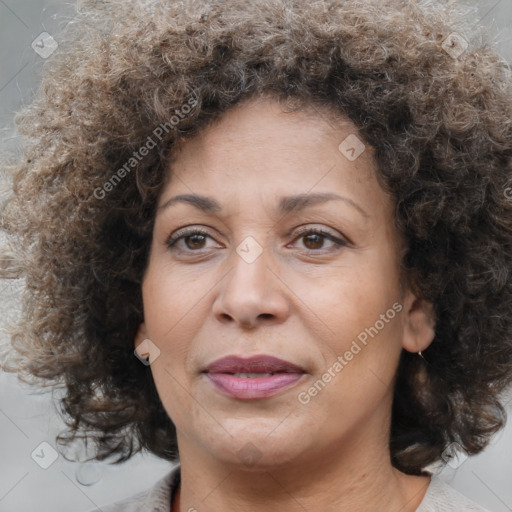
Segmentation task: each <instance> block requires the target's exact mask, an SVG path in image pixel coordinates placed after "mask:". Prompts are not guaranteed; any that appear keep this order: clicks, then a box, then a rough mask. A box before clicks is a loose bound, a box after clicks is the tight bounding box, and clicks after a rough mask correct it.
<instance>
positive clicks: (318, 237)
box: [306, 233, 323, 249]
mask: <svg viewBox="0 0 512 512" xmlns="http://www.w3.org/2000/svg"><path fill="white" fill-rule="evenodd" d="M312 238H313V245H314V247H313V248H315V249H317V248H318V247H317V246H318V245H320V246H321V245H322V243H321V239H322V238H323V235H319V234H316V233H313V234H311V235H308V236H306V240H309V241H311V239H312ZM306 245H307V244H306Z"/></svg>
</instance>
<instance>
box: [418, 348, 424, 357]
mask: <svg viewBox="0 0 512 512" xmlns="http://www.w3.org/2000/svg"><path fill="white" fill-rule="evenodd" d="M418 355H419V356H420V357H421V358H422V359H425V358H424V357H423V356H422V355H421V350H420V351H419V352H418Z"/></svg>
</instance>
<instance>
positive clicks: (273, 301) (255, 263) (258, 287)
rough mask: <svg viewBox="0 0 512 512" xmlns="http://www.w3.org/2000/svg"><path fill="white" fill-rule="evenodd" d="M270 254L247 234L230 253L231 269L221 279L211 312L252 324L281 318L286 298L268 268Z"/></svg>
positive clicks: (252, 325) (225, 318)
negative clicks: (219, 288) (220, 286)
mask: <svg viewBox="0 0 512 512" xmlns="http://www.w3.org/2000/svg"><path fill="white" fill-rule="evenodd" d="M272 261H273V259H272V254H271V251H270V250H269V249H265V248H263V246H262V245H261V244H259V243H258V242H257V241H256V239H255V238H254V237H252V236H247V237H246V238H244V239H243V240H242V242H241V243H240V244H239V245H238V246H237V247H236V248H235V250H234V251H233V253H232V254H231V256H230V265H231V269H230V271H229V272H228V273H227V275H226V276H225V279H223V280H222V282H223V284H222V288H221V290H220V293H219V295H218V296H217V298H216V300H215V303H214V306H213V312H214V314H215V316H216V317H217V318H218V319H219V320H221V321H235V322H236V323H238V324H240V325H242V326H245V327H254V326H255V325H256V323H257V322H258V321H260V320H262V319H268V318H274V320H275V319H282V318H283V316H284V315H285V313H286V310H287V301H286V298H285V297H284V296H283V294H282V287H281V286H280V284H279V282H278V279H277V277H276V276H275V275H274V273H273V272H272V271H271V270H270V269H271V268H272V267H273V266H274V265H273V263H272Z"/></svg>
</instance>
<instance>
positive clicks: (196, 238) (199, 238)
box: [183, 234, 206, 249]
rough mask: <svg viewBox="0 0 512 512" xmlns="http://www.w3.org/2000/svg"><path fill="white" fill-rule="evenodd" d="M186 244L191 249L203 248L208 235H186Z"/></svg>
mask: <svg viewBox="0 0 512 512" xmlns="http://www.w3.org/2000/svg"><path fill="white" fill-rule="evenodd" d="M183 240H185V245H186V246H187V247H188V248H189V249H202V248H203V245H204V243H205V240H206V236H205V235H202V234H195V235H188V236H184V237H183Z"/></svg>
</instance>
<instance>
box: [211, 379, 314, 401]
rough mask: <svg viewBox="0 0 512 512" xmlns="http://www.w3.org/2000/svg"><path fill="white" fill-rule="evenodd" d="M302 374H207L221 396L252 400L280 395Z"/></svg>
mask: <svg viewBox="0 0 512 512" xmlns="http://www.w3.org/2000/svg"><path fill="white" fill-rule="evenodd" d="M304 375H305V374H304V373H277V374H276V375H271V376H268V377H249V378H246V379H244V378H241V377H235V376H234V375H231V374H228V373H207V374H206V376H207V377H208V379H209V380H210V382H212V383H213V385H214V387H215V388H216V389H217V390H218V391H219V392H220V393H222V394H223V395H227V396H230V397H233V398H241V399H246V400H251V399H252V400H254V399H257V398H268V397H270V396H274V395H277V394H278V393H282V392H283V391H285V390H286V389H288V388H290V387H292V386H293V385H294V384H296V383H297V382H298V381H299V380H300V379H301V378H302V377H303V376H304Z"/></svg>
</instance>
